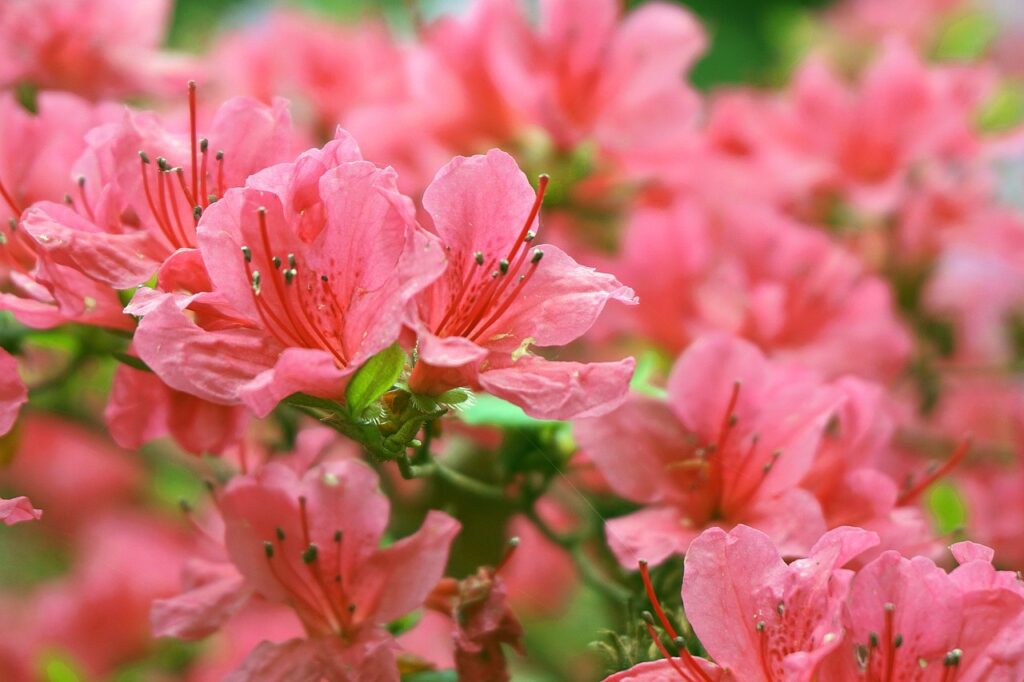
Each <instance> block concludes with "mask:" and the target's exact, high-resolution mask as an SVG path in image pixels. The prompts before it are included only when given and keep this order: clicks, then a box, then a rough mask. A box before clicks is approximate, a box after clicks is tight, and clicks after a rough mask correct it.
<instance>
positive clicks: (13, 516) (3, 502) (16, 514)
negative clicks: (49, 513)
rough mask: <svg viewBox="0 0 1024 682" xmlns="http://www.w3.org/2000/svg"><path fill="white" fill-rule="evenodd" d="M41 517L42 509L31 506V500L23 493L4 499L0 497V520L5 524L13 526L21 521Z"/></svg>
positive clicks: (36, 519)
mask: <svg viewBox="0 0 1024 682" xmlns="http://www.w3.org/2000/svg"><path fill="white" fill-rule="evenodd" d="M42 517H43V510H42V509H36V508H35V507H33V506H32V501H31V500H30V499H28V498H27V497H25V496H24V495H22V496H20V497H12V498H11V499H4V498H2V497H0V521H3V522H4V525H5V526H13V525H14V524H16V523H21V522H22V521H38V520H39V519H41V518H42Z"/></svg>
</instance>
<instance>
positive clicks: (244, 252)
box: [242, 246, 252, 263]
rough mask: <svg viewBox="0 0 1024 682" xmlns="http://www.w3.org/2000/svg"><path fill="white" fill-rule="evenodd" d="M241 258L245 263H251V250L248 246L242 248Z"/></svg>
mask: <svg viewBox="0 0 1024 682" xmlns="http://www.w3.org/2000/svg"><path fill="white" fill-rule="evenodd" d="M242 258H244V259H245V262H246V263H251V262H252V249H250V248H249V247H248V246H243V247H242Z"/></svg>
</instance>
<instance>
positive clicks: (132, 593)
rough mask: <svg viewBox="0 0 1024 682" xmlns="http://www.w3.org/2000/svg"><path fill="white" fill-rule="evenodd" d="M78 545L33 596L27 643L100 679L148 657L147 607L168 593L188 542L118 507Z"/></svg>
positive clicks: (96, 520) (158, 523) (164, 525)
mask: <svg viewBox="0 0 1024 682" xmlns="http://www.w3.org/2000/svg"><path fill="white" fill-rule="evenodd" d="M44 522H45V521H44ZM76 544H77V548H78V550H77V552H78V556H79V559H78V562H77V563H76V565H75V567H74V568H73V569H72V572H71V573H70V574H68V575H66V576H64V577H63V578H61V579H60V580H59V581H57V582H55V583H51V584H47V585H45V586H44V587H43V588H41V590H40V591H39V592H38V593H35V594H33V595H32V597H31V599H32V601H31V603H32V618H31V621H32V625H31V627H32V633H33V640H34V645H35V646H36V647H37V649H36V650H37V652H39V653H42V652H44V651H52V650H54V649H57V650H60V651H62V652H65V653H66V654H67V655H68V656H69V657H70V659H71V660H72V661H73V663H74V665H75V667H78V666H81V670H83V672H85V673H86V674H88V675H89V676H90V677H94V678H99V679H102V678H104V677H106V676H107V675H110V674H112V673H113V672H114V670H116V669H117V668H118V667H119V666H121V665H124V664H126V663H129V662H132V661H136V660H139V659H140V658H142V657H144V656H145V655H147V654H148V653H149V652H150V651H152V644H153V640H152V636H151V634H150V630H149V622H148V615H149V609H150V604H151V603H152V601H153V600H154V599H158V598H162V597H168V596H170V595H172V594H174V591H175V588H176V582H177V566H178V565H179V564H180V562H181V561H182V559H183V557H185V556H186V555H187V552H188V551H189V548H190V546H191V542H190V540H189V539H188V538H187V537H186V536H185V535H184V534H182V533H181V532H180V530H179V529H178V528H176V527H174V526H171V525H168V524H167V523H166V522H163V521H161V520H159V519H154V518H152V517H148V518H147V517H143V516H140V515H133V514H131V513H129V512H127V511H125V510H124V509H121V510H119V511H118V512H117V513H116V515H114V514H112V515H108V516H105V517H102V518H95V517H94V518H93V520H92V521H91V522H90V523H89V524H88V526H87V527H86V528H85V529H84V532H83V533H82V534H81V535H80V536H79V537H78V538H77V543H76Z"/></svg>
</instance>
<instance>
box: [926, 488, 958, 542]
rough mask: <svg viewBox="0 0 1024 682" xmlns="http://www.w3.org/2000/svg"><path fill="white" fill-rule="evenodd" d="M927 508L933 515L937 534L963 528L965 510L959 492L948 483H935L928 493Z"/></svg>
mask: <svg viewBox="0 0 1024 682" xmlns="http://www.w3.org/2000/svg"><path fill="white" fill-rule="evenodd" d="M928 508H929V509H931V512H932V515H933V516H934V517H935V525H936V527H937V530H938V532H939V534H941V535H945V534H947V533H952V532H953V531H955V530H957V529H960V528H963V527H964V522H965V521H966V520H967V510H966V508H965V507H964V503H963V500H961V499H960V494H959V493H958V492H957V490H956V488H954V487H953V486H952V485H950V484H949V483H946V482H945V481H940V482H939V483H936V484H935V486H934V487H933V488H932V490H931V492H930V494H929V495H928Z"/></svg>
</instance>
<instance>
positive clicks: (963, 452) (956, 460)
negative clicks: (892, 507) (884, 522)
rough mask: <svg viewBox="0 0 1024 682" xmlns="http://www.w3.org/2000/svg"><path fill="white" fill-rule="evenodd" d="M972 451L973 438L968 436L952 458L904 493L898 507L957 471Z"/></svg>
mask: <svg viewBox="0 0 1024 682" xmlns="http://www.w3.org/2000/svg"><path fill="white" fill-rule="evenodd" d="M970 449H971V437H970V436H967V437H966V438H964V439H963V440H962V441H960V444H959V445H958V446H957V448H956V450H954V451H953V454H952V456H950V458H949V459H947V460H946V461H945V462H943V464H942V465H941V466H939V467H938V468H936V469H935V470H934V471H932V472H931V473H929V474H926V475H925V476H924V478H922V479H921V480H920V481H919V482H918V483H917V484H915V485H912V486H910V487H909V488H908V489H907V490H905V491H903V492H902V493H901V494H900V496H899V497H898V498H897V499H896V505H897V506H901V507H902V506H903V505H906V504H908V503H910V502H912V501H914V500H915V499H916V498H917V496H918V495H920V494H921V493H923V492H924V491H925V490H927V489H928V487H929V486H930V485H931V484H932V483H935V482H936V481H938V480H939V479H941V478H942V477H944V476H945V475H946V474H948V473H949V472H950V471H952V470H953V469H955V468H956V467H957V465H958V464H960V462H962V461H963V460H964V458H965V457H967V453H968V451H969V450H970Z"/></svg>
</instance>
